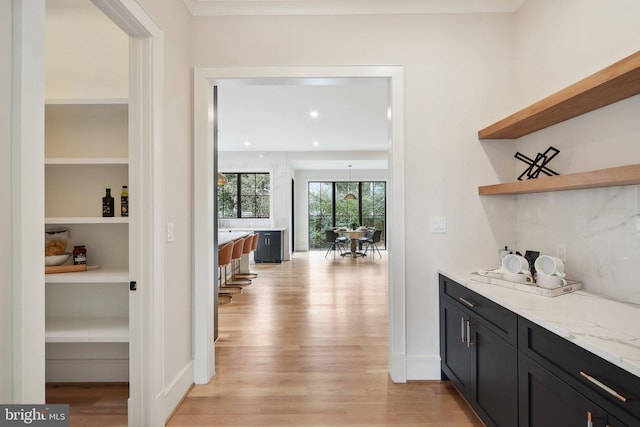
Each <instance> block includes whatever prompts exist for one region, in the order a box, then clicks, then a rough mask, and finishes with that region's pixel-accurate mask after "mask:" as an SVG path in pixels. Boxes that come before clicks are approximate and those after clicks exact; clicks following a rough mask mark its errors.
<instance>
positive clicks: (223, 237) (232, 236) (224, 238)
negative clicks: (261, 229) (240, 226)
mask: <svg viewBox="0 0 640 427" xmlns="http://www.w3.org/2000/svg"><path fill="white" fill-rule="evenodd" d="M250 234H253V233H252V232H251V231H222V232H218V247H220V246H222V245H224V244H225V243H228V242H233V241H234V240H238V239H240V238H242V237H245V236H248V235H250Z"/></svg>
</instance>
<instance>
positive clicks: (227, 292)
mask: <svg viewBox="0 0 640 427" xmlns="http://www.w3.org/2000/svg"><path fill="white" fill-rule="evenodd" d="M232 252H233V242H228V243H225V244H224V245H223V246H222V247H221V248H220V249H218V304H228V303H230V302H231V298H232V297H231V295H233V294H239V293H240V292H242V288H239V287H235V286H233V287H227V286H226V278H227V267H228V266H229V265H230V264H231V255H232ZM223 278H224V279H225V281H224V285H223Z"/></svg>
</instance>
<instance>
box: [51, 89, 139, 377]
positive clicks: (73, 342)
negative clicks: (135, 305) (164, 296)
mask: <svg viewBox="0 0 640 427" xmlns="http://www.w3.org/2000/svg"><path fill="white" fill-rule="evenodd" d="M45 137H46V138H45V139H46V145H45V159H44V164H45V220H44V225H45V228H46V229H52V228H66V229H68V230H69V241H68V245H67V252H71V250H72V249H73V246H74V245H86V247H87V263H88V264H89V265H90V266H100V268H98V269H92V270H87V271H80V272H69V273H55V274H45V284H46V309H47V312H46V322H45V342H46V343H47V345H48V346H49V347H50V349H51V351H52V352H53V353H52V354H55V355H54V356H51V360H48V361H47V369H48V370H51V371H50V372H49V371H48V373H47V376H51V378H55V379H56V381H62V382H64V381H85V378H87V379H92V381H93V380H94V378H96V376H95V372H100V373H101V374H100V375H99V376H98V377H99V378H100V379H101V380H103V381H112V380H114V378H115V379H116V380H122V378H123V377H124V378H126V377H127V368H126V366H124V367H121V369H120V370H119V371H118V372H117V373H112V372H110V371H109V370H104V369H103V368H102V367H103V365H104V364H105V363H107V364H109V366H111V365H112V364H114V363H115V364H116V365H118V366H120V364H121V362H122V357H121V356H117V357H116V356H114V354H115V353H117V352H118V351H120V350H117V349H120V348H122V347H121V346H123V345H125V346H126V344H127V343H128V342H129V319H128V317H127V313H128V310H129V308H128V307H129V304H128V298H129V286H128V285H129V281H130V278H129V267H128V264H129V236H130V233H129V227H130V226H129V217H122V216H114V217H102V216H101V214H102V206H101V202H102V200H101V199H102V197H104V195H105V189H106V188H110V189H111V191H112V193H111V195H112V197H113V198H114V202H115V203H114V205H115V206H114V209H115V214H116V215H120V191H121V188H122V186H123V185H128V181H129V179H128V178H129V159H128V151H129V143H128V100H127V99H122V98H113V99H104V98H103V99H48V100H47V101H46V106H45ZM80 344H83V346H80V347H79V345H80ZM86 348H90V349H91V352H96V354H100V355H104V358H100V357H99V358H93V357H88V358H86V359H84V357H86V356H84V355H83V354H82V351H83V350H82V349H86ZM114 352H115V353H114ZM79 360H81V361H82V362H83V363H81V364H78V363H77V362H78V361H79ZM125 365H126V363H125Z"/></svg>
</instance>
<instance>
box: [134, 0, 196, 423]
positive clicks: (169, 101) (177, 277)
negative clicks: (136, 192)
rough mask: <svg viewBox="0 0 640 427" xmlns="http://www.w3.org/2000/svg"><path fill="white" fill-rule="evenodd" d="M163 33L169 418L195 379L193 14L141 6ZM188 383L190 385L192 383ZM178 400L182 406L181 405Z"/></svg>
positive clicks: (159, 2)
mask: <svg viewBox="0 0 640 427" xmlns="http://www.w3.org/2000/svg"><path fill="white" fill-rule="evenodd" d="M139 3H140V4H142V5H143V6H144V8H145V10H146V11H147V12H148V13H149V14H150V15H151V16H152V17H153V19H154V21H155V22H156V23H157V25H158V26H159V27H160V28H161V29H162V30H163V33H164V46H163V51H164V63H165V66H164V70H163V74H164V82H165V83H164V117H163V129H162V130H163V146H162V147H159V149H162V150H163V151H164V159H165V166H164V183H163V185H164V194H163V195H162V198H163V200H164V209H165V220H166V221H167V222H172V223H173V224H174V225H175V241H174V242H171V243H166V246H165V267H164V268H165V271H164V273H165V277H164V279H165V293H164V309H163V311H164V319H165V323H164V328H165V336H164V337H163V338H162V339H163V341H164V349H165V366H164V369H163V375H162V381H163V382H164V390H165V392H166V393H168V395H169V397H168V398H169V400H168V401H167V407H166V408H165V409H166V410H167V413H166V416H169V414H170V413H171V411H172V410H173V405H175V404H177V403H178V401H179V399H180V398H181V397H182V394H181V393H185V392H186V391H187V390H186V389H184V386H185V384H186V386H187V387H188V386H189V384H190V382H191V380H192V379H193V372H192V360H193V340H192V323H193V289H192V273H191V269H192V265H193V254H192V252H193V251H192V248H193V229H192V218H193V209H192V206H193V197H192V189H193V161H192V159H193V149H192V145H193V144H192V134H193V131H192V123H193V122H192V105H193V102H192V96H191V94H192V81H191V75H192V62H191V60H190V54H191V46H190V38H191V29H190V20H191V17H190V14H189V12H188V10H187V8H186V7H185V6H184V4H183V3H182V2H179V1H166V0H139ZM187 381H189V382H188V383H187ZM176 399H178V401H176Z"/></svg>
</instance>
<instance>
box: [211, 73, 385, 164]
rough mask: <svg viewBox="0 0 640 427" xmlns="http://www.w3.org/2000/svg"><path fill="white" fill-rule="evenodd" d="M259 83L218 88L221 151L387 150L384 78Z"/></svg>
mask: <svg viewBox="0 0 640 427" xmlns="http://www.w3.org/2000/svg"><path fill="white" fill-rule="evenodd" d="M245 83H247V81H245ZM264 83H265V82H261V84H260V82H259V84H256V83H255V82H249V84H238V83H237V81H236V83H235V84H224V82H223V83H222V84H220V86H219V87H218V149H219V150H220V151H265V152H268V151H311V152H314V151H386V150H388V148H389V132H390V130H389V88H388V84H387V81H386V80H385V79H381V78H361V79H323V80H322V81H318V80H314V81H308V80H307V81H304V82H291V81H286V82H285V81H283V82H280V84H273V83H274V82H273V81H270V82H266V83H268V84H264ZM314 111H315V112H317V117H312V116H311V112H314Z"/></svg>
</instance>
